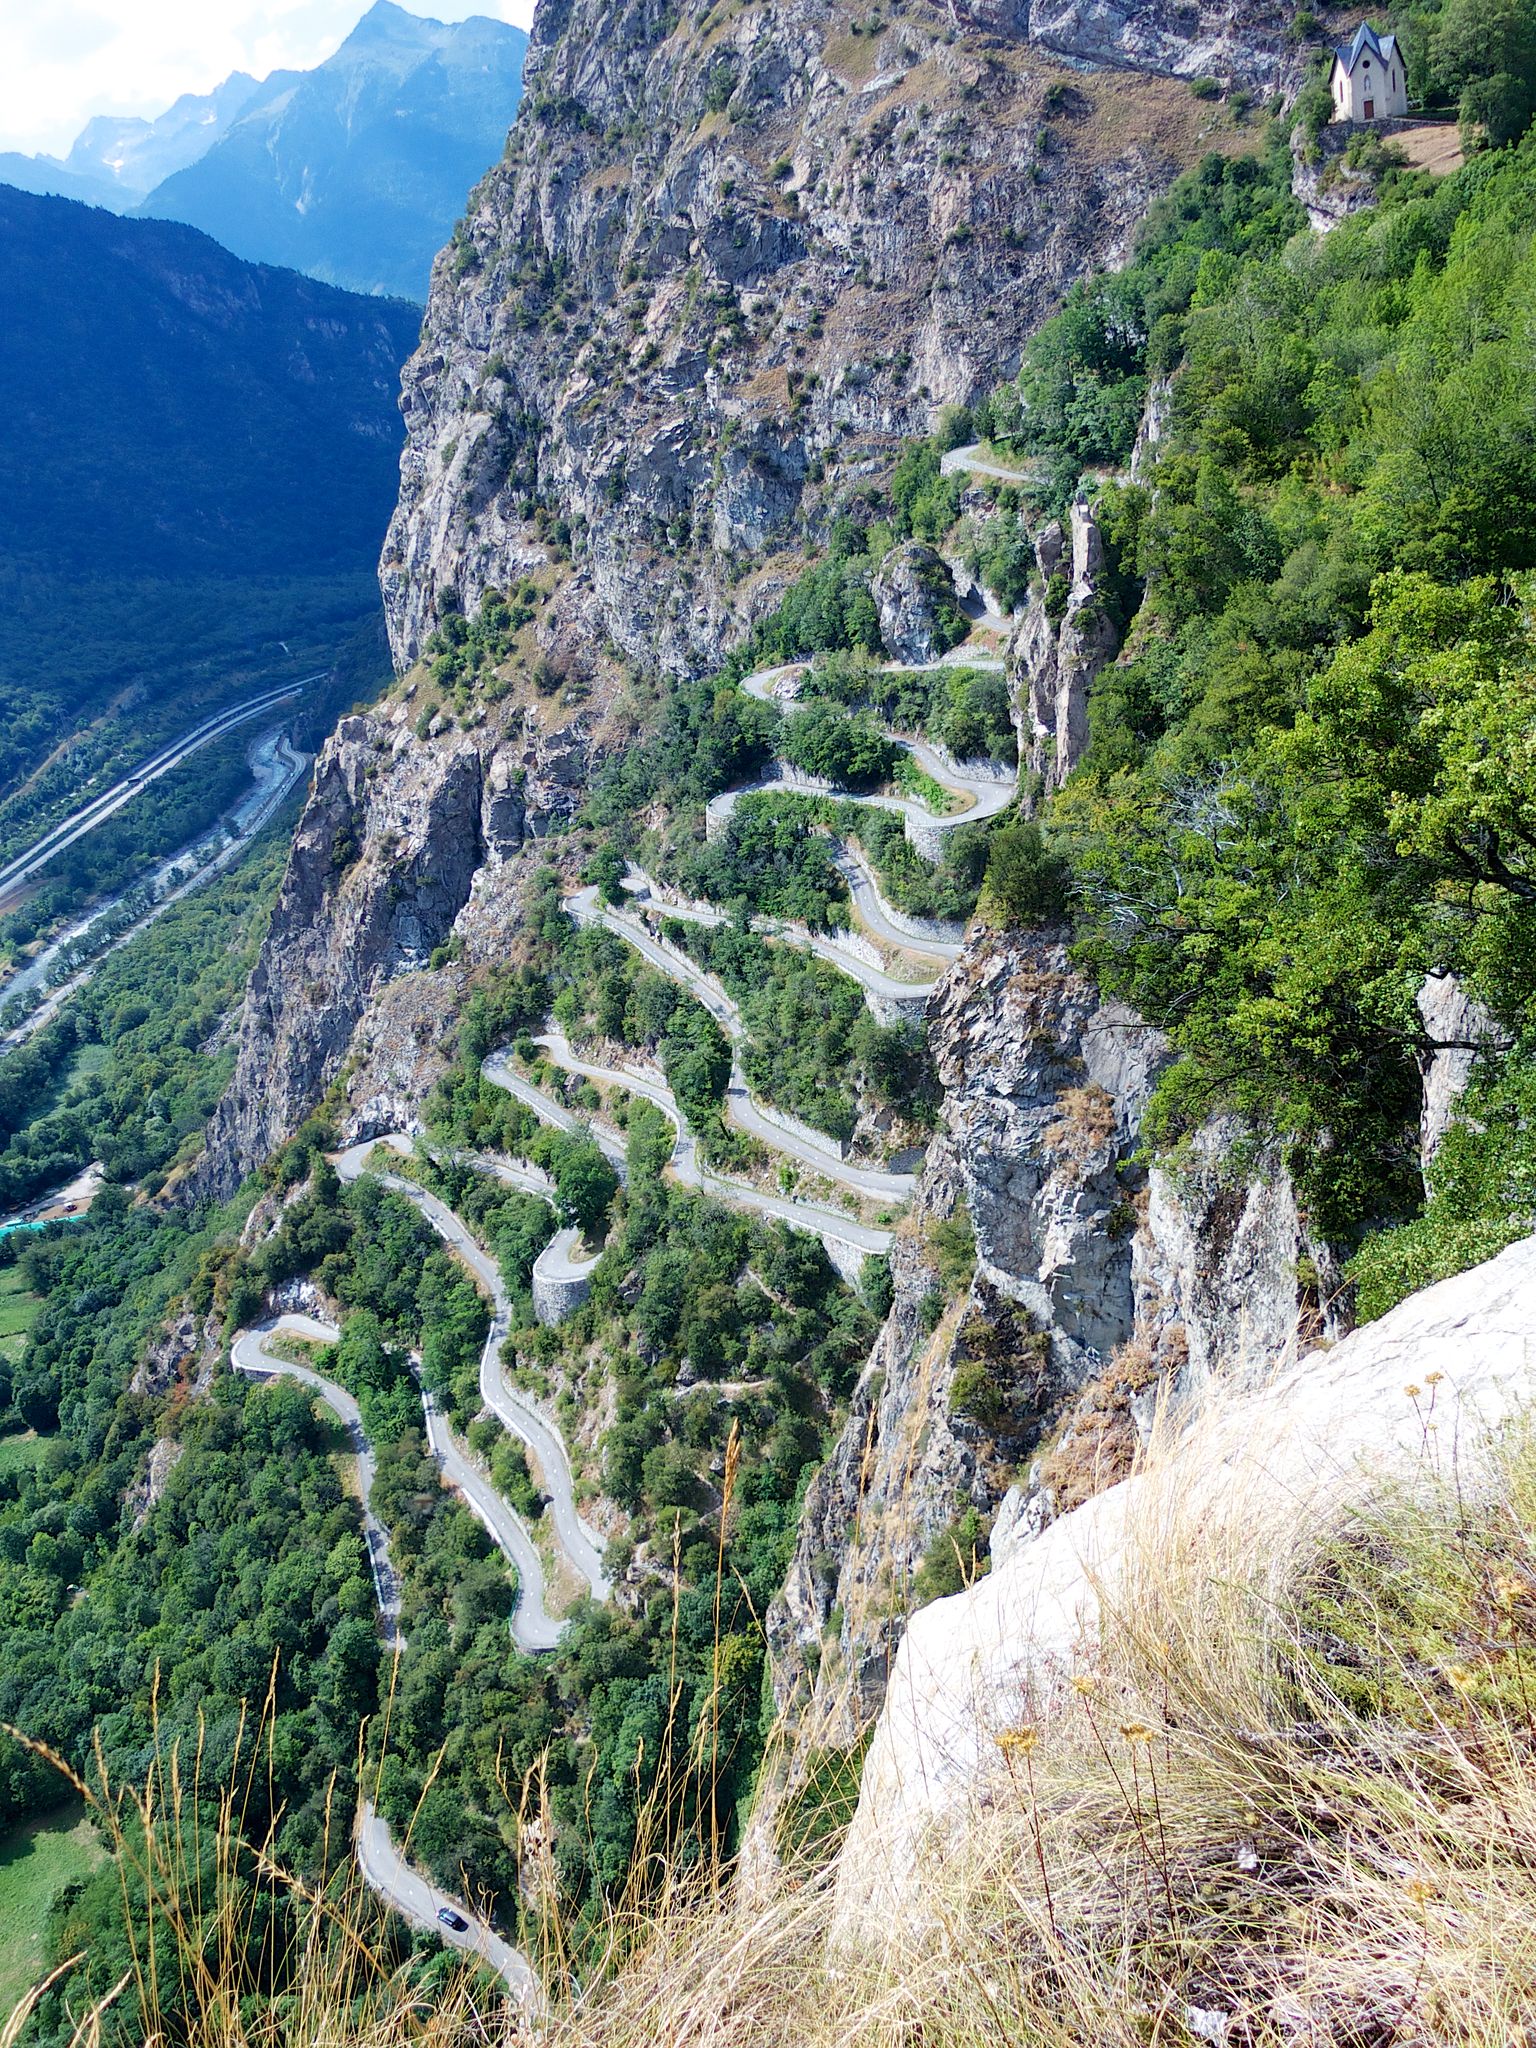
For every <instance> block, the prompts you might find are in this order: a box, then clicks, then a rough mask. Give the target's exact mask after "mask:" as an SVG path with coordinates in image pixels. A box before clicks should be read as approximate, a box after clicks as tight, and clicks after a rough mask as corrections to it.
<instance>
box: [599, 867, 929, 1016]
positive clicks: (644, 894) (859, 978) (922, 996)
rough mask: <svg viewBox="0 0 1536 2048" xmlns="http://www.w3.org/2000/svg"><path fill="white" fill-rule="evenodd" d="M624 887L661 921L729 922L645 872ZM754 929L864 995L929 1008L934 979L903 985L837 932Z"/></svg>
mask: <svg viewBox="0 0 1536 2048" xmlns="http://www.w3.org/2000/svg"><path fill="white" fill-rule="evenodd" d="M624 886H625V888H626V889H628V890H629V891H630V893H631V894H632V895H633V896H634V897H635V898H636V900H637V902H641V903H645V904H648V905H649V906H650V907H651V908H652V909H654V910H655V911H656V913H657V915H658V916H660V917H675V918H680V919H681V920H682V921H683V922H684V923H686V924H701V925H706V926H708V927H709V928H710V929H714V928H716V927H718V926H720V925H722V924H729V923H730V922H731V919H730V917H729V915H728V914H727V913H726V912H725V911H723V910H721V909H720V908H719V907H718V905H716V904H713V903H702V902H698V901H695V900H694V899H692V898H690V897H678V896H673V895H671V894H670V893H669V892H667V891H665V890H663V888H662V887H661V885H660V883H658V882H656V881H653V880H652V878H651V877H650V876H649V875H648V874H647V873H646V872H645V870H644V869H643V868H637V867H634V866H631V868H630V870H629V872H628V873H627V874H626V875H625V877H624ZM751 928H752V930H753V931H755V932H756V933H758V934H759V936H760V937H762V938H765V939H775V940H777V941H778V942H779V944H780V945H785V946H794V947H797V948H798V949H799V951H801V952H802V953H814V954H815V955H816V957H817V959H818V960H825V961H826V962H827V964H828V966H829V967H835V968H837V970H838V971H839V973H841V974H846V975H847V976H848V977H849V979H850V980H853V981H856V982H858V984H859V986H860V987H861V988H862V989H864V990H865V992H866V994H868V995H871V996H874V997H876V998H879V999H882V1000H884V1001H886V1002H890V1003H897V1004H912V1003H925V1002H926V1001H927V1000H928V998H929V997H930V996H931V995H932V994H933V992H934V990H935V989H936V988H937V987H938V985H939V984H938V979H937V978H936V977H935V978H934V979H933V980H931V981H902V980H899V979H898V977H897V976H896V975H894V974H887V973H886V972H885V970H884V969H883V968H882V967H878V966H876V965H875V964H874V963H873V962H871V961H869V960H866V959H864V958H863V957H862V955H860V954H858V953H856V952H854V951H853V949H852V946H851V945H850V944H849V942H848V940H847V938H845V937H842V936H840V935H839V934H838V933H836V932H813V931H812V930H811V928H810V926H809V925H804V924H796V923H795V922H794V921H793V920H791V919H788V918H777V917H754V918H753V919H752V927H751ZM903 946H904V950H906V951H908V952H916V951H918V950H920V948H919V947H918V946H917V945H916V944H915V943H914V942H913V941H911V940H906V941H904V942H903ZM877 1014H878V1013H877Z"/></svg>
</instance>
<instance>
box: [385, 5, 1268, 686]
mask: <svg viewBox="0 0 1536 2048" xmlns="http://www.w3.org/2000/svg"><path fill="white" fill-rule="evenodd" d="M704 12H705V10H704V8H703V7H702V6H701V5H700V4H699V0H691V4H688V5H685V6H684V8H683V9H681V10H678V9H675V8H663V6H662V5H661V0H618V4H614V0H547V4H545V5H543V6H541V8H540V10H539V14H538V18H537V20H536V22H535V25H534V32H533V40H532V44H531V47H530V51H529V57H528V65H527V74H526V86H527V89H526V95H525V99H524V102H523V106H522V109H521V111H520V113H519V116H518V120H517V124H516V126H515V128H514V130H513V134H512V137H511V141H510V143H509V146H508V150H507V154H506V156H505V158H504V159H503V161H502V162H501V163H500V164H498V165H497V166H496V167H495V169H493V170H492V171H491V172H490V173H489V175H488V176H487V177H486V179H485V180H484V182H483V183H482V185H481V186H480V188H479V190H478V191H477V192H476V193H475V194H474V195H473V197H472V199H471V201H470V204H469V207H468V210H467V212H466V215H465V219H464V222H463V224H462V226H461V228H460V230H459V231H458V233H457V234H456V236H455V239H454V242H453V244H452V245H451V246H450V248H449V249H448V250H446V251H445V252H444V254H443V256H442V258H441V259H440V261H439V263H438V266H437V269H436V272H435V275H434V283H433V291H432V295H431V301H430V304H429V307H428V311H427V317H426V322H425V326H424V328H423V333H422V343H421V348H420V351H419V352H418V354H417V355H416V357H415V358H414V359H413V361H412V362H411V364H410V365H409V367H408V369H407V373H406V378H405V390H404V397H403V405H404V409H405V415H406V422H407V429H408V436H409V439H408V445H407V449H406V453H405V456H404V460H403V465H402V490H401V498H400V505H399V509H398V512H397V515H396V518H395V521H394V524H393V527H392V528H391V532H390V536H389V540H388V542H387V545H386V548H385V551H384V558H383V565H382V578H383V586H384V595H385V606H386V611H387V615H388V619H389V626H390V634H391V639H392V642H393V645H394V650H395V656H396V659H397V661H398V662H400V663H402V664H404V663H405V662H408V661H409V660H410V659H412V658H413V657H414V656H415V655H416V653H417V652H418V651H419V650H420V648H421V647H422V645H423V643H424V641H425V640H426V638H427V636H428V634H429V633H430V632H431V630H432V627H433V625H434V624H435V622H436V621H437V619H438V617H439V614H440V611H441V609H442V602H441V601H442V597H443V594H444V593H445V591H447V590H449V589H450V588H451V590H452V591H453V593H454V599H455V602H457V603H460V604H462V605H463V607H464V608H465V609H466V610H467V611H469V612H470V613H473V612H474V610H475V608H476V607H477V606H478V604H479V602H480V598H481V594H482V593H483V592H484V591H485V590H486V589H487V588H488V587H492V586H495V587H502V586H505V585H506V584H508V583H509V582H511V581H513V580H515V578H516V577H517V576H518V575H519V574H520V573H522V572H523V570H525V569H526V568H527V567H528V566H529V565H530V564H532V563H536V562H542V561H544V560H546V559H547V557H548V553H549V547H550V544H551V536H552V535H553V536H558V537H560V540H561V542H562V544H563V540H564V538H565V537H568V539H569V544H570V548H571V551H572V558H573V572H574V573H573V583H572V588H571V591H570V593H569V596H568V598H567V600H566V603H567V617H568V618H569V619H570V620H572V621H575V622H579V624H580V628H581V631H582V633H583V634H584V636H585V638H586V640H587V643H588V644H589V645H596V644H600V643H601V641H602V639H603V638H604V636H607V637H610V638H611V639H612V641H613V642H614V643H615V644H616V645H617V646H618V647H619V648H620V649H621V650H622V651H623V652H624V653H626V654H627V655H629V656H631V657H633V658H634V659H636V660H638V661H640V662H641V663H643V664H644V665H646V666H648V667H651V666H657V665H659V666H662V667H666V668H671V669H674V670H684V669H696V668H699V667H701V666H706V665H708V664H710V663H711V662H713V661H714V660H715V659H716V658H717V657H718V655H719V653H720V651H721V649H722V647H723V645H724V644H725V642H726V641H727V639H728V638H729V637H730V636H731V635H732V633H733V632H734V631H735V630H736V628H737V626H738V625H739V623H740V620H741V618H742V617H743V616H744V615H751V614H752V613H753V612H755V611H756V610H757V609H760V608H761V607H762V606H764V605H766V604H768V603H770V602H771V601H772V600H773V598H774V596H775V595H776V593H777V591H778V589H779V588H780V587H782V575H781V574H779V573H775V574H773V575H770V576H769V577H768V578H766V579H764V580H762V581H748V582H746V583H741V582H740V581H739V572H740V570H741V568H742V567H743V566H746V565H750V564H753V563H756V562H761V561H763V560H764V558H765V557H767V556H770V555H772V554H774V553H775V552H776V551H778V550H780V549H783V548H785V547H786V546H789V545H793V544H794V543H796V542H798V541H799V540H801V539H802V538H803V537H804V536H805V535H806V534H807V533H816V532H819V531H822V530H824V527H825V522H826V520H827V518H828V516H829V515H830V514H831V513H832V512H834V511H835V510H836V509H837V507H838V505H839V504H840V503H841V502H843V501H844V500H845V499H846V497H847V496H848V495H849V493H850V492H851V491H855V490H857V488H858V486H859V483H860V480H861V479H862V478H863V477H865V476H867V475H868V474H869V473H870V472H871V470H872V469H878V468H879V467H880V466H882V465H883V464H884V463H885V462H886V461H888V460H889V457H890V455H891V453H892V452H893V449H894V447H895V444H896V442H897V440H898V439H899V438H900V437H902V436H904V435H911V434H913V433H918V432H925V431H926V430H927V429H928V427H929V426H930V424H931V422H932V418H933V415H934V410H935V408H936V407H937V406H939V405H942V404H944V403H946V402H949V401H953V400H965V399H967V398H971V397H974V396H976V395H977V394H978V393H980V392H981V391H984V390H986V389H988V388H990V387H991V385H992V384H993V383H994V382H995V381H996V380H997V379H998V377H999V376H1001V375H1003V374H1006V373H1008V372H1011V371H1012V369H1013V368H1014V367H1015V366H1016V364H1017V361H1018V358H1019V353H1020V350H1021V347H1022V344H1023V342H1024V340H1025V338H1026V336H1027V335H1028V333H1029V332H1030V331H1031V329H1032V328H1033V327H1034V326H1035V325H1036V324H1037V323H1038V322H1039V320H1040V319H1041V318H1042V317H1043V316H1044V315H1045V314H1046V313H1047V312H1048V311H1049V310H1050V309H1051V308H1052V306H1053V305H1054V303H1055V302H1056V300H1057V298H1058V297H1059V294H1060V292H1061V290H1062V289H1063V287H1064V286H1065V285H1066V284H1067V283H1069V282H1070V281H1071V280H1072V279H1073V278H1075V277H1078V276H1080V275H1082V274H1084V273H1085V272H1087V271H1089V270H1091V269H1093V268H1095V267H1098V266H1099V265H1101V264H1103V263H1105V262H1112V261H1114V260H1116V258H1117V257H1118V256H1119V255H1120V254H1121V253H1123V251H1124V250H1125V249H1126V248H1127V247H1128V246H1129V240H1130V237H1131V235H1132V233H1133V231H1134V228H1135V225H1136V223H1137V222H1138V221H1139V219H1140V217H1141V215H1142V213H1143V211H1144V210H1145V207H1146V205H1147V203H1148V200H1149V199H1150V198H1151V197H1152V196H1153V195H1154V194H1155V193H1156V192H1157V191H1158V190H1159V189H1161V187H1162V186H1163V185H1165V184H1166V183H1167V182H1168V180H1169V178H1170V177H1171V176H1172V174H1173V173H1174V172H1175V171H1176V170H1177V169H1178V168H1179V167H1180V166H1181V164H1182V163H1185V162H1191V161H1193V160H1194V159H1195V157H1196V156H1197V155H1198V154H1199V151H1200V149H1201V148H1202V147H1203V146H1204V145H1203V142H1202V139H1201V129H1202V119H1203V117H1202V115H1201V111H1200V106H1199V102H1198V101H1195V100H1194V99H1193V98H1186V96H1185V95H1184V94H1183V93H1182V92H1181V91H1180V90H1179V89H1178V88H1177V87H1175V86H1172V85H1171V84H1170V83H1169V82H1168V81H1169V79H1170V78H1172V77H1184V78H1190V77H1194V76H1196V75H1199V74H1201V73H1203V72H1213V73H1215V74H1217V75H1221V76H1231V77H1233V78H1241V79H1243V80H1245V81H1247V82H1248V83H1250V84H1254V85H1258V86H1260V87H1262V88H1264V89H1266V90H1267V89H1270V88H1273V87H1281V88H1288V87H1289V86H1290V85H1291V84H1293V83H1294V81H1295V78H1296V75H1297V59H1296V57H1295V56H1294V55H1293V54H1292V53H1291V52H1290V50H1289V47H1288V45H1287V44H1286V43H1285V40H1284V36H1283V24H1284V18H1285V17H1284V10H1283V9H1280V8H1279V7H1278V6H1275V5H1273V4H1258V0H1234V4H1232V5H1229V6H1226V7H1222V8H1216V7H1207V8H1204V9H1195V10H1191V9H1176V8H1174V7H1173V6H1171V5H1170V4H1168V0H1141V4H1138V5H1134V6H1131V7H1126V8H1122V9H1119V10H1112V11H1110V12H1108V13H1106V12H1105V11H1104V10H1102V9H1098V8H1088V7H1085V6H1082V5H1063V6H1057V7H1055V8H1052V9H1048V10H1046V11H1045V12H1044V13H1042V12H1041V10H1040V9H1038V8H1035V9H1025V8H1023V7H1021V6H1018V5H1015V4H1003V0H984V4H978V5H967V6H961V5H959V4H956V5H954V6H948V7H926V6H925V7H922V8H920V9H913V10H910V11H905V12H903V13H901V14H900V15H896V16H893V17H891V18H889V19H887V18H884V17H880V16H873V17H871V18H870V21H869V22H868V23H865V22H859V23H857V24H855V25H853V27H856V28H857V30H858V32H857V33H855V32H852V27H851V25H850V22H849V20H848V17H847V15H846V13H845V12H844V10H842V9H841V8H839V7H834V6H833V5H832V4H831V0H768V4H765V5H763V6H760V7H754V8H751V9H747V10H742V11H738V12H736V13H733V14H731V15H729V16H727V17H726V18H724V19H723V20H717V19H715V17H714V16H713V15H711V16H710V21H709V32H708V33H707V34H705V35H700V34H699V33H698V32H697V31H698V27H699V21H700V16H701V15H702V14H703V13H704ZM1101 63H1102V64H1106V65H1112V66H1114V67H1117V68H1116V69H1115V70H1114V72H1113V75H1109V74H1105V75H1102V76H1099V75H1095V74H1094V72H1093V71H1092V69H1091V68H1090V67H1091V66H1093V65H1096V64H1101ZM1066 66H1071V67H1072V68H1071V69H1066V68H1065V67H1066ZM1062 78H1069V79H1070V80H1071V82H1072V86H1073V107H1074V111H1073V112H1072V114H1071V115H1070V116H1069V117H1067V118H1062V119H1057V120H1053V121H1048V119H1047V115H1048V110H1047V108H1046V107H1045V94H1046V91H1047V89H1048V87H1049V85H1050V84H1051V83H1052V82H1053V81H1054V80H1058V79H1062ZM1138 110H1140V112H1141V113H1142V114H1143V115H1144V118H1142V119H1138V118H1137V115H1138ZM1153 138H1155V139H1153Z"/></svg>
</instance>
